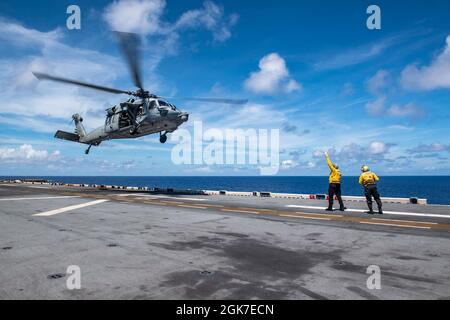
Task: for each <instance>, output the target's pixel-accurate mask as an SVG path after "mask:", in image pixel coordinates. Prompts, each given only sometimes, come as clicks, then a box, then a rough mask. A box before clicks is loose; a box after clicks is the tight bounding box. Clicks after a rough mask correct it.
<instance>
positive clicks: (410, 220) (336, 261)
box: [0, 182, 450, 299]
mask: <svg viewBox="0 0 450 320" xmlns="http://www.w3.org/2000/svg"><path fill="white" fill-rule="evenodd" d="M345 204H346V206H347V208H348V210H347V211H346V212H341V211H335V212H331V213H330V212H325V211H324V209H325V208H326V205H327V203H326V200H319V199H295V198H292V197H284V198H283V197H277V198H275V197H270V196H261V194H259V195H258V196H227V195H223V194H221V193H220V192H218V193H209V194H175V193H167V192H155V191H153V192H148V191H146V190H133V191H129V190H111V189H106V190H105V188H98V187H77V186H67V185H50V184H38V183H36V184H24V183H6V182H4V183H1V184H0V221H1V230H2V231H1V233H0V261H1V268H0V299H449V298H450V274H449V272H448V270H449V269H450V250H449V248H450V207H449V206H441V205H421V204H413V203H391V202H389V203H385V206H384V210H385V214H384V215H368V214H365V211H366V210H367V209H366V205H365V203H364V202H361V201H346V202H345ZM73 265H75V266H78V267H79V268H80V271H81V288H80V289H73V290H71V289H69V288H68V287H67V283H66V281H67V279H68V277H69V275H68V274H67V272H66V271H67V268H68V267H69V266H73ZM370 266H377V267H379V269H380V272H381V274H380V277H381V278H380V279H381V288H380V289H370V288H369V287H368V286H367V280H368V278H369V277H370V274H368V273H367V272H368V271H367V270H368V268H369V267H370Z"/></svg>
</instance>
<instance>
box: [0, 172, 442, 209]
mask: <svg viewBox="0 0 450 320" xmlns="http://www.w3.org/2000/svg"><path fill="white" fill-rule="evenodd" d="M16 178H17V179H21V178H42V179H48V180H51V181H58V182H65V183H86V184H105V185H121V186H136V187H157V188H174V189H199V190H229V191H270V192H281V193H306V194H310V193H311V194H323V193H327V189H328V177H220V176H219V177H206V176H202V177H198V176H197V177H135V176H116V177H111V176H86V177H82V176H61V177H57V176H52V177H0V179H16ZM378 189H379V191H380V193H381V196H382V197H383V196H385V197H404V198H410V197H417V198H425V199H428V203H429V204H446V205H450V176H402V177H394V176H386V177H380V182H379V184H378ZM342 191H343V194H344V195H349V196H355V195H362V191H363V190H362V188H361V186H360V185H359V184H358V177H343V178H342Z"/></svg>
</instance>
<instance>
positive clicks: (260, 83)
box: [244, 53, 301, 94]
mask: <svg viewBox="0 0 450 320" xmlns="http://www.w3.org/2000/svg"><path fill="white" fill-rule="evenodd" d="M244 86H245V88H246V89H247V90H249V91H252V92H254V93H260V94H276V93H278V92H280V91H284V92H287V93H290V92H293V91H296V90H299V89H300V88H301V85H300V84H299V83H297V82H296V81H295V80H294V79H292V78H290V75H289V70H288V68H287V67H286V62H285V61H284V59H283V58H282V57H280V55H279V54H278V53H270V54H268V55H266V56H264V57H263V58H262V59H261V60H260V61H259V70H258V71H256V72H252V73H251V74H250V77H249V78H248V79H247V80H245V83H244Z"/></svg>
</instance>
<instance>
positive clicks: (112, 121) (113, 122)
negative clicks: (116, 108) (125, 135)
mask: <svg viewBox="0 0 450 320" xmlns="http://www.w3.org/2000/svg"><path fill="white" fill-rule="evenodd" d="M117 130H119V115H118V114H113V115H112V116H108V117H106V121H105V132H107V133H109V132H114V131H117Z"/></svg>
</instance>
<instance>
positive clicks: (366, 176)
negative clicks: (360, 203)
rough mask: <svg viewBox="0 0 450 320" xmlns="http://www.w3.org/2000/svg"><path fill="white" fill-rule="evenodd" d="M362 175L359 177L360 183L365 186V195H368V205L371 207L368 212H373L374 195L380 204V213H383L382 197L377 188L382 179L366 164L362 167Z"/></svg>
mask: <svg viewBox="0 0 450 320" xmlns="http://www.w3.org/2000/svg"><path fill="white" fill-rule="evenodd" d="M361 172H362V173H361V176H360V177H359V184H361V185H363V186H364V195H365V196H366V200H367V206H368V207H369V211H368V212H367V213H368V214H373V213H374V212H373V208H372V197H373V198H374V199H375V201H376V203H377V205H378V213H379V214H383V209H382V206H383V204H382V203H381V199H380V194H379V193H378V189H377V182H378V181H379V180H380V179H379V178H378V176H377V175H376V174H375V173H373V172H371V171H370V170H369V167H368V166H366V165H364V166H362V167H361Z"/></svg>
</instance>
